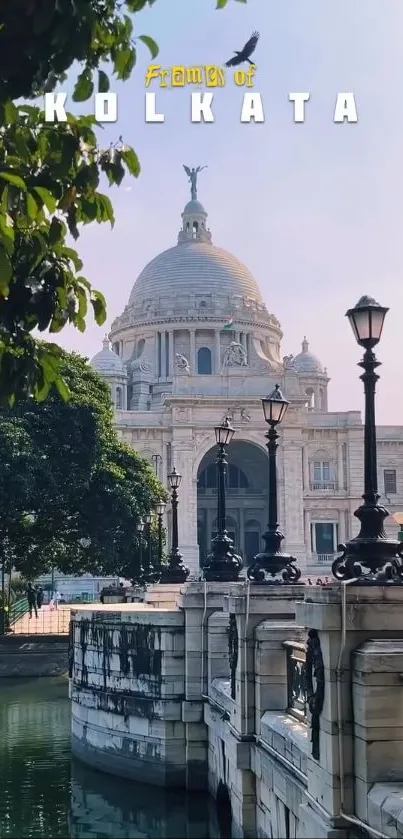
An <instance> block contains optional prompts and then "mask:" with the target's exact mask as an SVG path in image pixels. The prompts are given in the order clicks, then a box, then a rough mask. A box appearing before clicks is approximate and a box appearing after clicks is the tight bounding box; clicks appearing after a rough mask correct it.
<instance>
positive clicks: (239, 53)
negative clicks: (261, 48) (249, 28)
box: [225, 32, 259, 67]
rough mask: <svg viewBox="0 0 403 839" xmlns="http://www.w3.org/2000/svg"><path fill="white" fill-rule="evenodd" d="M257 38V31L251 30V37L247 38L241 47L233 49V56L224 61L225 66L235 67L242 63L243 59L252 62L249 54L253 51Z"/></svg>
mask: <svg viewBox="0 0 403 839" xmlns="http://www.w3.org/2000/svg"><path fill="white" fill-rule="evenodd" d="M258 40H259V32H252V37H251V38H249V41H247V42H246V44H245V46H244V47H243V49H241V50H234V52H235V55H234V57H233V58H230V60H229V61H226V63H225V66H226V67H236V66H237V65H238V64H243V63H244V62H245V61H249V64H253V63H254V62H253V61H251V60H250V56H251V55H252V53H253V52H254V51H255V49H256V44H257V42H258Z"/></svg>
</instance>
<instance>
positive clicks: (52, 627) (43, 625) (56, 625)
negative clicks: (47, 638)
mask: <svg viewBox="0 0 403 839" xmlns="http://www.w3.org/2000/svg"><path fill="white" fill-rule="evenodd" d="M72 608H74V607H73V606H68V605H63V606H60V605H59V608H58V609H50V607H49V606H42V608H41V609H38V617H37V618H36V617H35V613H33V615H32V618H30V617H29V615H28V614H26V615H23V617H21V618H20V619H19V620H18V621H17V622H16V623H15V624H14V626H13V633H14V635H68V632H69V624H70V611H71V609H72Z"/></svg>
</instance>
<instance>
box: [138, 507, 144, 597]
mask: <svg viewBox="0 0 403 839" xmlns="http://www.w3.org/2000/svg"><path fill="white" fill-rule="evenodd" d="M136 530H137V533H138V534H139V554H140V567H139V582H140V583H143V582H144V568H143V533H144V522H143V519H139V520H138V522H137V527H136Z"/></svg>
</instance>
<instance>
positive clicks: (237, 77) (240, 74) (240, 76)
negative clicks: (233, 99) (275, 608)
mask: <svg viewBox="0 0 403 839" xmlns="http://www.w3.org/2000/svg"><path fill="white" fill-rule="evenodd" d="M234 82H235V84H236V85H238V87H242V86H243V85H244V84H245V82H246V73H245V70H235V73H234Z"/></svg>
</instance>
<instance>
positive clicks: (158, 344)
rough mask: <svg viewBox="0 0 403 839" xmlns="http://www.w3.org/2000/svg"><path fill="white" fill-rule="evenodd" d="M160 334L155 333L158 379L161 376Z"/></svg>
mask: <svg viewBox="0 0 403 839" xmlns="http://www.w3.org/2000/svg"><path fill="white" fill-rule="evenodd" d="M159 336H160V333H159V332H156V333H155V376H156V378H157V379H158V378H159V375H160V370H159V346H160V338H159Z"/></svg>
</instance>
